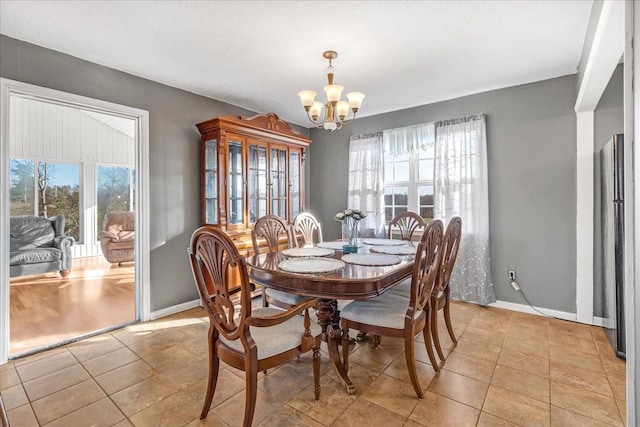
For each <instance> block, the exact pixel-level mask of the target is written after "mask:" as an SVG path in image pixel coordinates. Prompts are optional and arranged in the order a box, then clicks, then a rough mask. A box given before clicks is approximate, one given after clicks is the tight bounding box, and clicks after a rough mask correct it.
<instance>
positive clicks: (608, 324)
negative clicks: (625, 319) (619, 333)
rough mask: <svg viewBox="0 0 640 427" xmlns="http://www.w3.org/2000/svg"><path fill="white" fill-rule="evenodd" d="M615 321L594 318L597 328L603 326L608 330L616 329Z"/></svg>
mask: <svg viewBox="0 0 640 427" xmlns="http://www.w3.org/2000/svg"><path fill="white" fill-rule="evenodd" d="M615 323H616V322H615V320H614V319H605V318H604V317H597V316H593V324H594V325H595V326H602V327H603V328H607V329H614V328H615V327H616V324H615Z"/></svg>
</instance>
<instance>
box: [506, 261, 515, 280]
mask: <svg viewBox="0 0 640 427" xmlns="http://www.w3.org/2000/svg"><path fill="white" fill-rule="evenodd" d="M507 275H508V277H509V280H516V267H515V266H513V265H510V266H509V270H508V271H507Z"/></svg>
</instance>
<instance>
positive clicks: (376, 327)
mask: <svg viewBox="0 0 640 427" xmlns="http://www.w3.org/2000/svg"><path fill="white" fill-rule="evenodd" d="M442 233H443V225H442V221H440V220H434V221H431V222H430V223H429V225H428V226H427V228H426V230H425V232H424V234H423V235H422V239H421V240H420V243H419V244H418V249H417V252H416V256H415V263H414V266H413V274H412V276H411V296H410V298H409V299H406V298H403V297H401V296H398V295H394V294H390V293H385V294H382V295H381V296H379V297H376V298H372V299H368V300H363V301H353V302H350V303H349V304H347V305H346V306H344V308H343V309H342V311H341V312H340V316H341V318H342V320H341V326H342V330H343V333H342V340H343V341H342V349H343V358H344V366H345V369H348V357H349V329H358V330H360V331H363V332H368V333H371V334H374V335H382V336H388V337H396V338H404V352H405V357H406V361H407V368H408V369H409V377H410V378H411V383H412V384H413V388H414V390H415V392H416V395H417V396H418V397H419V398H422V397H423V392H422V387H421V386H420V382H419V381H418V374H417V371H416V360H415V352H414V345H415V342H416V341H415V337H416V335H418V334H419V333H420V332H422V334H423V335H424V344H425V347H426V349H427V354H428V355H429V360H430V361H431V365H432V366H433V369H435V370H436V371H438V370H439V369H440V366H439V364H438V363H437V362H436V359H435V355H434V354H433V346H432V344H431V318H432V317H431V315H430V314H431V313H430V312H431V306H430V304H431V298H430V296H431V293H432V291H433V288H434V287H435V286H436V280H437V278H438V271H439V270H440V259H441V256H440V250H441V243H442Z"/></svg>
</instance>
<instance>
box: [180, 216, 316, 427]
mask: <svg viewBox="0 0 640 427" xmlns="http://www.w3.org/2000/svg"><path fill="white" fill-rule="evenodd" d="M189 258H190V260H191V269H192V272H193V277H194V280H195V283H196V287H197V288H198V294H199V295H200V301H201V303H202V306H203V307H204V309H205V310H206V312H207V315H208V316H209V334H208V336H209V377H208V383H207V392H206V395H205V399H204V404H203V406H202V412H201V413H200V419H205V418H206V417H207V414H208V413H209V409H210V407H211V401H212V399H213V395H214V394H215V391H216V386H217V385H218V381H217V380H218V371H219V367H220V360H222V361H223V362H225V363H226V364H228V365H230V366H233V367H234V368H236V369H240V370H242V371H244V372H245V379H246V387H245V393H246V394H245V408H244V422H243V425H244V426H245V427H249V426H251V422H252V420H253V415H254V412H255V407H256V395H257V394H256V392H257V381H258V372H259V371H265V370H267V369H271V368H274V367H276V366H279V365H282V364H284V363H286V362H288V361H289V360H291V359H294V358H296V357H297V356H299V355H300V354H302V353H305V352H308V351H309V350H312V351H313V380H314V394H315V400H316V401H317V400H319V398H320V338H321V333H322V331H321V328H320V327H319V326H318V325H316V324H315V322H313V323H312V322H311V319H310V317H309V308H312V307H314V306H315V302H314V301H306V302H304V303H302V304H299V305H296V306H295V307H292V308H291V309H289V310H286V311H284V310H280V309H277V308H271V307H260V308H255V309H253V308H252V307H251V289H250V283H249V276H248V274H247V266H246V263H245V259H244V257H242V256H240V254H239V253H238V249H237V248H236V247H235V245H234V244H233V242H232V241H231V239H230V238H229V237H228V236H227V235H226V234H225V233H224V232H223V231H221V230H220V229H219V228H216V227H213V226H209V225H205V226H203V227H200V228H199V229H197V230H196V231H195V232H194V233H193V235H192V237H191V246H190V248H189ZM234 268H237V269H238V273H239V274H238V276H234V275H231V274H228V272H229V269H234ZM233 277H239V281H240V299H239V304H238V306H237V307H236V304H235V302H234V299H232V298H231V296H230V289H233V288H235V287H237V283H230V281H231V280H232V279H231V278H233ZM303 313H304V317H302V316H301V314H303Z"/></svg>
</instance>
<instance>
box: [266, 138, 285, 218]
mask: <svg viewBox="0 0 640 427" xmlns="http://www.w3.org/2000/svg"><path fill="white" fill-rule="evenodd" d="M270 169H271V182H270V183H269V184H270V187H271V214H272V215H278V216H280V217H281V218H285V219H289V218H287V191H288V190H287V149H286V148H284V147H282V148H280V147H273V146H272V147H271V159H270Z"/></svg>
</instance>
